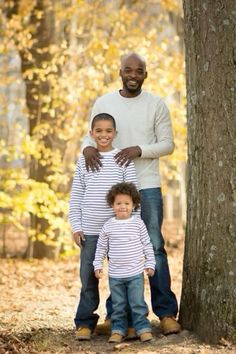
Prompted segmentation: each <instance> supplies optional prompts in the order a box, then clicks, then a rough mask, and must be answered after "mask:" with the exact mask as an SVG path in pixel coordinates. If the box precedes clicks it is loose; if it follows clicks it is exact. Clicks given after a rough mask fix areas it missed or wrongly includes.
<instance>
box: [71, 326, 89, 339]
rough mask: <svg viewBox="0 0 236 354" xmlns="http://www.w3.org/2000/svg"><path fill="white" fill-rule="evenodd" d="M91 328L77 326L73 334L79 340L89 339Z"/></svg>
mask: <svg viewBox="0 0 236 354" xmlns="http://www.w3.org/2000/svg"><path fill="white" fill-rule="evenodd" d="M91 333H92V331H91V329H90V328H88V327H79V328H78V329H76V332H75V335H76V338H77V339H79V340H90V339H91Z"/></svg>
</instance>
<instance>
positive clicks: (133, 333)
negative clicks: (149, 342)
mask: <svg viewBox="0 0 236 354" xmlns="http://www.w3.org/2000/svg"><path fill="white" fill-rule="evenodd" d="M136 338H138V336H137V334H136V331H135V329H134V328H133V327H128V330H127V334H126V337H125V339H136Z"/></svg>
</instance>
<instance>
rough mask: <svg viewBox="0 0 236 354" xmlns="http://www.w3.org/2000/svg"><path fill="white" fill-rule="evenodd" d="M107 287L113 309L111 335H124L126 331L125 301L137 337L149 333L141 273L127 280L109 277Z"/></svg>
mask: <svg viewBox="0 0 236 354" xmlns="http://www.w3.org/2000/svg"><path fill="white" fill-rule="evenodd" d="M109 286H110V291H111V298H112V307H113V312H112V315H111V326H112V333H119V334H121V335H122V336H125V335H126V332H127V329H128V318H127V299H128V302H129V306H130V309H131V315H132V319H133V326H134V328H135V331H136V333H137V335H140V334H141V333H144V332H151V325H150V322H149V321H148V319H147V315H148V307H147V305H146V303H145V301H144V278H143V273H141V274H138V275H136V276H133V277H128V278H110V277H109Z"/></svg>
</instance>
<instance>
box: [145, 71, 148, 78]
mask: <svg viewBox="0 0 236 354" xmlns="http://www.w3.org/2000/svg"><path fill="white" fill-rule="evenodd" d="M147 77H148V72H147V71H146V73H145V79H146V78H147Z"/></svg>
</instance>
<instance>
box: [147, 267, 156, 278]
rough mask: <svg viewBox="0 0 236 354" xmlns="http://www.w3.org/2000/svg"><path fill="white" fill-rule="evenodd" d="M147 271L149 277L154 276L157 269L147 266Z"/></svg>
mask: <svg viewBox="0 0 236 354" xmlns="http://www.w3.org/2000/svg"><path fill="white" fill-rule="evenodd" d="M145 272H146V274H147V276H148V277H153V275H154V273H155V270H154V269H152V268H146V269H145Z"/></svg>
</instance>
